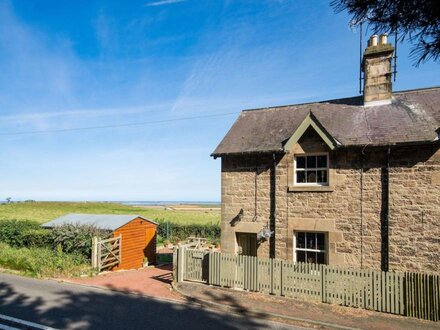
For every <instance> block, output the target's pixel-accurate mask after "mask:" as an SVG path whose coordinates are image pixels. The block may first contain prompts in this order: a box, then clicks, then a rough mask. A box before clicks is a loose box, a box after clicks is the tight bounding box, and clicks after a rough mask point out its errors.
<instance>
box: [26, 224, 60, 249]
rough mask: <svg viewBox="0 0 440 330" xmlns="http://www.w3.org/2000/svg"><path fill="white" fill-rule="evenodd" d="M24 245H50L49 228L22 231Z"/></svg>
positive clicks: (51, 243)
mask: <svg viewBox="0 0 440 330" xmlns="http://www.w3.org/2000/svg"><path fill="white" fill-rule="evenodd" d="M22 236H23V243H24V246H25V247H52V246H53V237H52V232H51V230H49V229H43V228H40V229H28V230H25V231H24V232H23V233H22Z"/></svg>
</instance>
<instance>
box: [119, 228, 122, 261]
mask: <svg viewBox="0 0 440 330" xmlns="http://www.w3.org/2000/svg"><path fill="white" fill-rule="evenodd" d="M121 264H122V234H119V265H121Z"/></svg>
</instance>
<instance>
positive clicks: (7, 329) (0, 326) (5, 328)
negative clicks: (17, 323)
mask: <svg viewBox="0 0 440 330" xmlns="http://www.w3.org/2000/svg"><path fill="white" fill-rule="evenodd" d="M0 329H1V330H20V329H19V328H13V327H10V326H7V325H3V324H0Z"/></svg>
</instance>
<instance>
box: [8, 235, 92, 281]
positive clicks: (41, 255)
mask: <svg viewBox="0 0 440 330" xmlns="http://www.w3.org/2000/svg"><path fill="white" fill-rule="evenodd" d="M0 267H4V268H6V269H8V270H15V271H18V272H19V273H21V274H23V275H27V276H33V277H71V276H79V275H81V274H91V272H92V269H91V267H90V265H89V262H88V261H87V260H86V259H85V258H84V257H83V256H81V255H76V254H67V253H63V252H61V251H56V250H53V249H48V248H14V247H10V246H9V245H7V244H5V243H0Z"/></svg>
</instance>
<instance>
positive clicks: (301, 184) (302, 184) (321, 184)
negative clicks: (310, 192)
mask: <svg viewBox="0 0 440 330" xmlns="http://www.w3.org/2000/svg"><path fill="white" fill-rule="evenodd" d="M307 156H327V167H316V168H313V169H312V170H315V171H327V182H305V183H304V182H301V183H298V182H296V172H297V168H296V159H297V157H306V164H307ZM301 171H304V172H306V171H307V168H304V169H301ZM329 181H330V158H329V154H328V152H316V153H305V154H296V155H295V156H294V158H293V185H294V186H300V187H301V186H303V187H304V186H305V187H307V186H328V185H329Z"/></svg>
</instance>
